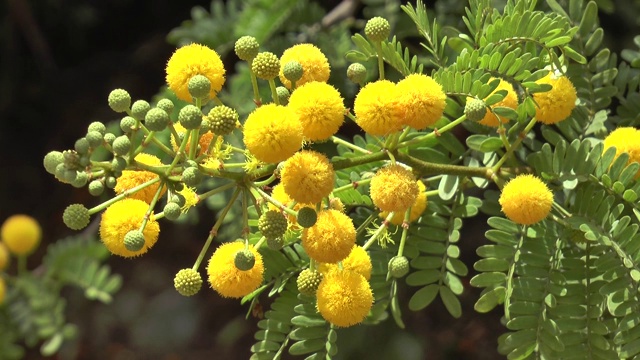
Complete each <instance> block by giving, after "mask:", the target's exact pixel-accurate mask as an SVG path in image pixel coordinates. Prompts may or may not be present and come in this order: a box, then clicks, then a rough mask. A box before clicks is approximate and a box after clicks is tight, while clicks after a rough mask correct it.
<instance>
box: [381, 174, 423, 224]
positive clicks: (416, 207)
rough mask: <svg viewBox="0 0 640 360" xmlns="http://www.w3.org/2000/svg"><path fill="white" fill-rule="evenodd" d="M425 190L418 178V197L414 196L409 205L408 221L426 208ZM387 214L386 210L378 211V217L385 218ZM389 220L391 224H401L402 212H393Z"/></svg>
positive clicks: (413, 219) (412, 219)
mask: <svg viewBox="0 0 640 360" xmlns="http://www.w3.org/2000/svg"><path fill="white" fill-rule="evenodd" d="M425 190H426V187H425V185H424V183H423V182H422V181H421V180H418V191H419V192H418V197H417V198H416V201H415V202H414V203H413V205H411V212H410V213H409V222H410V223H412V222H414V221H416V220H417V219H418V218H419V217H420V215H422V213H423V212H424V211H425V209H426V208H427V193H426V192H425ZM387 215H389V212H388V211H382V212H380V217H381V218H383V219H386V218H387ZM390 222H391V223H392V224H393V225H402V223H403V222H404V212H396V213H394V215H393V217H392V218H391V220H390Z"/></svg>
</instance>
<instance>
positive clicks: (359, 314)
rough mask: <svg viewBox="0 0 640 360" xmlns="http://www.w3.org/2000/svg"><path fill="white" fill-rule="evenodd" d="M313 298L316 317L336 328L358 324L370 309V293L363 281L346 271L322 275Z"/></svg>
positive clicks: (371, 298)
mask: <svg viewBox="0 0 640 360" xmlns="http://www.w3.org/2000/svg"><path fill="white" fill-rule="evenodd" d="M316 298H317V305H318V311H319V312H320V315H322V317H323V318H324V319H325V320H327V321H328V322H330V323H332V324H334V325H336V326H339V327H349V326H352V325H356V324H359V323H361V322H362V321H363V320H364V319H365V318H366V317H367V314H368V313H369V311H370V310H371V306H372V305H373V292H372V291H371V287H370V286H369V283H368V282H367V280H366V279H365V278H364V277H363V276H362V275H360V274H358V273H356V272H353V271H347V270H342V271H340V270H336V271H330V272H329V273H327V274H325V275H324V278H323V279H322V282H320V286H318V291H317V292H316Z"/></svg>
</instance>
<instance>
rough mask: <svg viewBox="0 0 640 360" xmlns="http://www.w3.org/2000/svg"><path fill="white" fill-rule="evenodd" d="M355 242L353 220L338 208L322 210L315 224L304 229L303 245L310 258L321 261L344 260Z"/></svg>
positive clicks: (333, 261) (334, 261)
mask: <svg viewBox="0 0 640 360" xmlns="http://www.w3.org/2000/svg"><path fill="white" fill-rule="evenodd" d="M355 242H356V228H355V226H353V221H352V220H351V218H350V217H348V216H347V215H345V214H343V213H341V212H339V211H338V210H333V209H329V210H324V211H320V212H319V213H318V220H317V221H316V223H315V225H313V226H312V227H310V228H305V229H304V230H303V231H302V247H304V250H305V251H306V252H307V254H308V255H309V257H310V258H312V259H314V260H316V261H319V262H324V263H336V262H338V261H341V260H343V259H344V258H346V257H347V256H349V253H350V252H351V248H353V245H354V244H355Z"/></svg>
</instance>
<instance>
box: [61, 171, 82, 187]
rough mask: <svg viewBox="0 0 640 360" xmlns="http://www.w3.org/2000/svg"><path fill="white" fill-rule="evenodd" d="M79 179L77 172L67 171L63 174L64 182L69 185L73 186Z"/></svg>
mask: <svg viewBox="0 0 640 360" xmlns="http://www.w3.org/2000/svg"><path fill="white" fill-rule="evenodd" d="M77 177H78V171H77V170H71V169H67V170H65V171H64V173H63V174H62V180H64V182H66V183H69V184H71V183H73V182H74V181H76V178H77Z"/></svg>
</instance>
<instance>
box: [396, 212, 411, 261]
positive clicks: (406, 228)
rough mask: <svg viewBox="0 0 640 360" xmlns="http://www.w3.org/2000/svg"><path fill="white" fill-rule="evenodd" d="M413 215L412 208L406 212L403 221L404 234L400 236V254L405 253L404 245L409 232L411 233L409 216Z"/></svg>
mask: <svg viewBox="0 0 640 360" xmlns="http://www.w3.org/2000/svg"><path fill="white" fill-rule="evenodd" d="M410 217H411V208H408V209H407V211H405V213H404V222H403V223H402V236H401V237H400V245H399V246H398V256H402V254H403V253H404V245H405V243H406V242H407V234H408V233H409V218H410Z"/></svg>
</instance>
